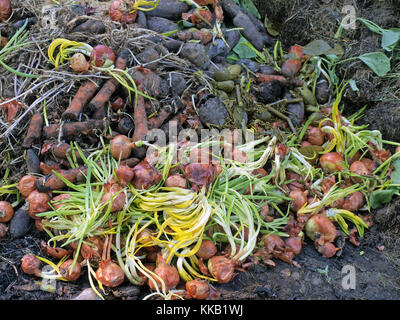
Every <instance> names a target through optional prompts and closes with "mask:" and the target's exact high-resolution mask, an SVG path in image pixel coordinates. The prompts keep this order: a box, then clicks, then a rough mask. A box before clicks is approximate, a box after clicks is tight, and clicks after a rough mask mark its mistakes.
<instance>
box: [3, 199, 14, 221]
mask: <svg viewBox="0 0 400 320" xmlns="http://www.w3.org/2000/svg"><path fill="white" fill-rule="evenodd" d="M13 216H14V209H13V207H12V205H11V204H10V203H9V202H7V201H0V222H8V221H10V220H11V219H12V217H13Z"/></svg>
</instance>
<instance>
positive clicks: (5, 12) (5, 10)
mask: <svg viewBox="0 0 400 320" xmlns="http://www.w3.org/2000/svg"><path fill="white" fill-rule="evenodd" d="M11 13H12V7H11V0H0V23H1V22H3V21H5V20H7V19H8V18H9V17H10V16H11Z"/></svg>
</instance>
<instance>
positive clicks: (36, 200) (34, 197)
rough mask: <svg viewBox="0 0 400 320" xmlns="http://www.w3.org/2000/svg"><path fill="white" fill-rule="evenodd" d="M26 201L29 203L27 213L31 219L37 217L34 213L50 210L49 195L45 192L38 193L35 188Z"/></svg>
mask: <svg viewBox="0 0 400 320" xmlns="http://www.w3.org/2000/svg"><path fill="white" fill-rule="evenodd" d="M26 201H27V202H28V203H29V210H28V214H29V216H30V217H31V218H32V219H38V218H37V217H36V214H38V213H42V212H46V211H48V210H50V206H49V201H50V197H49V195H48V194H47V193H40V192H39V191H37V190H34V191H32V192H31V194H30V195H29V196H28V198H27V199H26Z"/></svg>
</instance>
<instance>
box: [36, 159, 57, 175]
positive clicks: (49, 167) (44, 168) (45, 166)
mask: <svg viewBox="0 0 400 320" xmlns="http://www.w3.org/2000/svg"><path fill="white" fill-rule="evenodd" d="M53 170H54V171H58V170H61V164H60V163H58V162H54V161H47V162H41V163H40V171H41V172H42V173H43V174H44V175H45V176H47V175H48V174H50V173H51V172H52V171H53Z"/></svg>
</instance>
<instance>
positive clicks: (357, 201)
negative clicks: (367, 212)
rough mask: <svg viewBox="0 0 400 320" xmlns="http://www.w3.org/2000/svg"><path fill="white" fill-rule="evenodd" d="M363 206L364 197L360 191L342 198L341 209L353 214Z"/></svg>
mask: <svg viewBox="0 0 400 320" xmlns="http://www.w3.org/2000/svg"><path fill="white" fill-rule="evenodd" d="M364 204H365V197H364V195H363V194H362V193H361V192H360V191H356V192H353V193H352V194H350V195H348V196H347V197H345V198H344V203H343V205H342V208H343V209H345V210H348V211H351V212H354V211H357V210H359V209H360V208H362V206H363V205H364Z"/></svg>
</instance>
